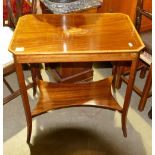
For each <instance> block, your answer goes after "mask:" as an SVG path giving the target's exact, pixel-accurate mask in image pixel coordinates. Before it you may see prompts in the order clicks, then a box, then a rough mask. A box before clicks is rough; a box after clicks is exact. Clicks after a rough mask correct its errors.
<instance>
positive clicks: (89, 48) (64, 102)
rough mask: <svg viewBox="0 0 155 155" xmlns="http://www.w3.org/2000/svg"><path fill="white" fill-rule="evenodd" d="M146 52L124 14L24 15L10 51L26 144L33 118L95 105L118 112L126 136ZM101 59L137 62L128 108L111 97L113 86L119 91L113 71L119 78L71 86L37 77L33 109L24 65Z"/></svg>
mask: <svg viewBox="0 0 155 155" xmlns="http://www.w3.org/2000/svg"><path fill="white" fill-rule="evenodd" d="M143 48H144V44H143V42H142V41H141V39H140V37H139V35H138V33H137V31H136V29H135V28H134V25H133V24H132V22H131V20H130V18H129V17H128V16H127V15H125V14H121V13H112V14H110V13H107V14H106V13H105V14H62V15H54V14H49V15H47V14H46V15H26V16H23V17H21V18H20V19H19V21H18V24H17V26H16V29H15V31H14V35H13V38H12V40H11V43H10V46H9V51H10V52H11V53H12V54H13V55H14V60H15V64H16V72H17V76H18V81H19V86H20V89H21V94H22V95H21V96H22V101H23V106H24V109H25V115H26V120H27V142H28V143H29V142H30V137H31V130H32V118H33V117H35V116H38V115H40V114H43V113H45V112H47V111H49V110H54V109H59V108H65V107H71V106H94V107H101V108H105V109H110V110H113V111H115V110H117V111H119V112H120V113H121V115H122V130H123V134H124V136H125V137H126V136H127V128H126V119H127V111H128V108H129V103H130V98H131V94H132V87H133V83H134V79H135V73H136V72H135V71H136V65H137V60H138V57H139V52H140V51H141V50H142V49H143ZM102 61H114V62H119V61H131V62H132V65H131V70H130V76H129V82H128V86H127V89H126V95H125V99H124V104H123V106H120V105H119V104H118V103H117V101H116V100H115V98H114V97H113V95H112V93H111V86H112V88H114V86H115V83H114V82H115V79H116V78H117V74H116V70H115V68H116V67H114V68H113V75H114V76H110V77H108V78H106V79H103V80H100V81H97V82H89V83H74V84H73V83H68V84H67V83H52V82H46V81H43V80H39V79H38V80H37V85H38V87H39V90H40V95H39V100H38V103H37V104H36V107H35V108H34V109H33V110H31V108H30V105H29V100H28V95H27V90H26V85H25V81H24V74H23V70H22V64H23V63H32V64H33V63H48V62H50V63H58V62H63V63H64V62H102ZM113 77H114V78H113ZM112 79H114V80H112ZM113 81H114V82H113Z"/></svg>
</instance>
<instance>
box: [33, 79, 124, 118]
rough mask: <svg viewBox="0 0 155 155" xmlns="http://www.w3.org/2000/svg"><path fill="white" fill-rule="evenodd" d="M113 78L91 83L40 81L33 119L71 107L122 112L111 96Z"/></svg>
mask: <svg viewBox="0 0 155 155" xmlns="http://www.w3.org/2000/svg"><path fill="white" fill-rule="evenodd" d="M112 79H113V78H112V77H108V78H106V79H103V80H100V81H96V82H89V83H52V82H45V81H42V80H39V81H38V86H39V90H40V97H39V101H38V103H37V105H36V107H35V108H34V110H33V111H32V117H35V116H37V115H40V114H42V113H45V112H47V111H49V110H54V109H59V108H65V107H71V106H95V107H102V108H108V109H111V110H118V111H122V107H121V106H120V105H119V104H118V103H117V102H116V100H115V98H114V97H113V96H112V94H111V84H112Z"/></svg>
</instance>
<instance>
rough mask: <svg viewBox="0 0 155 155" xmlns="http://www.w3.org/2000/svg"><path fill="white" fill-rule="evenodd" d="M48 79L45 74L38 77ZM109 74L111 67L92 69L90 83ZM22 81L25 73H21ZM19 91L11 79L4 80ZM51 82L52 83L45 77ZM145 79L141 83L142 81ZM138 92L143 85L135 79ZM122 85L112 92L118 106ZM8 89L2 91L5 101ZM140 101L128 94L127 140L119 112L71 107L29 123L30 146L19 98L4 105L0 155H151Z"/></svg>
mask: <svg viewBox="0 0 155 155" xmlns="http://www.w3.org/2000/svg"><path fill="white" fill-rule="evenodd" d="M42 75H43V76H44V79H46V80H49V76H48V74H47V73H45V72H42ZM108 75H111V68H100V67H94V80H100V79H102V78H105V77H107V76H108ZM25 76H26V80H27V82H28V81H30V80H31V78H30V72H29V71H26V72H25ZM8 80H10V81H11V82H12V85H13V87H18V85H17V82H16V75H15V74H12V75H11V76H9V77H8ZM50 80H51V78H50ZM144 80H145V79H144ZM136 83H137V84H138V85H140V86H141V87H143V83H144V82H143V80H142V79H139V78H138V75H137V78H136ZM125 89H126V85H125V84H123V85H122V87H121V89H120V90H118V91H117V92H116V97H117V100H118V101H119V103H120V104H122V103H123V98H124V94H125ZM7 93H8V90H7V89H6V87H5V86H4V96H5V95H6V94H7ZM28 93H29V100H30V104H31V107H33V106H34V105H35V103H36V100H37V96H36V97H35V98H34V97H33V95H32V89H30V90H29V91H28ZM139 99H140V97H139V96H138V95H137V94H135V93H134V92H133V94H132V98H131V104H130V108H129V112H128V120H127V127H128V136H127V138H124V137H123V134H122V130H121V118H120V114H119V113H118V112H113V111H110V110H105V109H100V108H93V107H73V108H66V109H60V110H56V111H50V112H48V113H46V114H44V115H41V116H38V117H36V118H34V119H33V126H32V127H33V128H32V138H31V144H30V145H28V144H27V143H26V134H27V131H26V120H25V115H24V111H23V107H22V101H21V97H20V96H19V97H17V98H16V99H14V100H12V101H11V102H9V103H8V104H6V105H5V106H4V107H3V108H4V113H3V116H4V117H3V121H4V122H3V130H4V145H3V149H4V155H151V154H152V121H151V120H150V119H149V118H148V115H147V113H148V111H149V110H150V107H151V104H152V98H149V99H148V101H147V104H146V107H145V110H144V111H143V112H139V111H138V110H137V107H138V103H139Z"/></svg>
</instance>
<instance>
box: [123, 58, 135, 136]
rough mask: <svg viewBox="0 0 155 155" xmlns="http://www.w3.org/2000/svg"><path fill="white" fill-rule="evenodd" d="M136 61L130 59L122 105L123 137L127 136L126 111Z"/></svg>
mask: <svg viewBox="0 0 155 155" xmlns="http://www.w3.org/2000/svg"><path fill="white" fill-rule="evenodd" d="M137 62H138V59H137V60H133V61H132V64H131V69H130V76H129V82H128V85H127V89H126V94H125V99H124V105H123V111H122V130H123V135H124V137H127V128H126V119H127V112H128V108H129V104H130V100H131V94H132V88H133V84H134V80H135V75H136V68H137Z"/></svg>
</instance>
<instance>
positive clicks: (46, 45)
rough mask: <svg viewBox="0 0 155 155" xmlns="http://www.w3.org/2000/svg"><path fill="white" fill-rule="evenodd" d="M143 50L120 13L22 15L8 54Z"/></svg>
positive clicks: (131, 26) (128, 21) (133, 29)
mask: <svg viewBox="0 0 155 155" xmlns="http://www.w3.org/2000/svg"><path fill="white" fill-rule="evenodd" d="M142 48H144V44H143V42H142V40H141V39H140V37H139V35H138V33H137V31H136V29H135V27H134V25H133V24H132V22H131V20H130V18H129V17H128V16H127V15H125V14H122V13H94V14H83V13H79V14H78V13H76V14H61V15H56V14H41V15H25V16H22V17H21V18H20V19H19V21H18V24H17V27H16V29H15V32H14V35H13V38H12V41H11V43H10V46H9V51H10V52H12V53H14V54H15V55H21V54H22V55H34V54H35V55H37V54H50V55H51V54H76V53H81V54H83V53H87V54H88V53H105V52H106V53H107V52H109V53H115V52H116V53H117V52H139V51H140V50H141V49H142Z"/></svg>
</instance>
